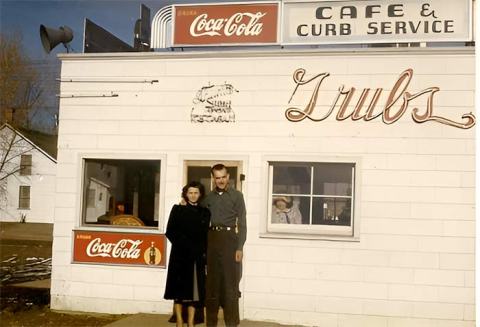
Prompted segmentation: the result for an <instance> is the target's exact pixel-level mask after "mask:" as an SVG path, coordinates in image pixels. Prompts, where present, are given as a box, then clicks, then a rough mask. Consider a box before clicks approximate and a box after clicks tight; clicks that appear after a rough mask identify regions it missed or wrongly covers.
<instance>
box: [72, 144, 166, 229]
mask: <svg viewBox="0 0 480 327" xmlns="http://www.w3.org/2000/svg"><path fill="white" fill-rule="evenodd" d="M86 159H100V160H101V159H115V160H117V159H118V160H122V159H127V160H158V161H160V185H159V187H160V189H159V199H158V201H159V204H158V212H159V217H158V227H134V226H130V227H111V226H94V225H87V224H84V223H83V216H82V207H83V201H84V198H83V186H84V169H85V160H86ZM77 163H78V164H77V167H78V169H77V180H78V181H80V182H79V183H78V186H77V197H76V204H75V206H76V212H77V221H76V223H75V229H76V230H91V231H109V232H122V233H153V234H157V233H158V232H161V233H164V232H165V227H164V226H165V222H166V220H167V219H168V217H165V216H164V215H163V213H164V212H165V211H164V208H165V184H166V176H167V175H166V169H167V155H166V154H152V153H135V152H128V153H111V152H97V153H95V152H88V153H79V154H78V158H77Z"/></svg>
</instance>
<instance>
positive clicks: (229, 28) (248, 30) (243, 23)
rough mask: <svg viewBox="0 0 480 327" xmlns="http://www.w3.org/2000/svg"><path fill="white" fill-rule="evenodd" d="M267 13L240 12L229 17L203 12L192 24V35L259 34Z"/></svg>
mask: <svg viewBox="0 0 480 327" xmlns="http://www.w3.org/2000/svg"><path fill="white" fill-rule="evenodd" d="M265 15H266V13H262V12H257V13H249V12H243V13H242V12H239V13H235V14H233V15H232V16H230V17H228V18H209V17H208V14H201V15H199V16H197V18H195V20H194V21H193V22H192V24H191V25H190V35H192V36H194V37H198V36H205V35H206V36H220V35H222V33H223V35H225V36H232V35H235V36H258V35H260V33H262V30H263V23H261V22H260V20H261V18H262V17H264V16H265Z"/></svg>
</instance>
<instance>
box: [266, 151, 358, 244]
mask: <svg viewBox="0 0 480 327" xmlns="http://www.w3.org/2000/svg"><path fill="white" fill-rule="evenodd" d="M270 162H285V163H289V162H314V163H335V162H338V163H353V164H355V176H354V201H352V202H353V225H352V227H351V228H353V234H352V233H351V232H350V227H348V229H349V231H348V232H347V233H346V232H343V233H342V232H340V233H339V230H341V229H342V228H341V226H311V225H308V230H307V229H306V226H303V225H282V224H278V226H277V225H276V226H274V227H273V228H272V225H271V224H269V221H270V218H271V217H270V216H271V210H270V209H271V205H270V203H271V201H270V195H271V194H272V185H271V183H270V178H269V177H270V166H269V164H270ZM361 171H362V168H361V158H359V157H350V156H323V155H316V156H312V155H297V154H296V155H295V158H294V159H292V155H291V154H284V155H266V156H262V174H261V176H262V181H261V185H262V186H263V187H262V195H261V198H260V199H261V203H262V207H261V211H260V213H261V214H260V221H259V226H260V237H262V238H285V239H318V240H330V241H353V242H358V241H360V229H359V227H360V216H361V214H360V204H361V192H360V181H361ZM312 227H313V228H312ZM342 234H343V235H342Z"/></svg>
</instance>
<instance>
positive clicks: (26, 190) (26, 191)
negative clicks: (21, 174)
mask: <svg viewBox="0 0 480 327" xmlns="http://www.w3.org/2000/svg"><path fill="white" fill-rule="evenodd" d="M18 208H19V209H30V186H23V185H22V186H20V189H19V192H18Z"/></svg>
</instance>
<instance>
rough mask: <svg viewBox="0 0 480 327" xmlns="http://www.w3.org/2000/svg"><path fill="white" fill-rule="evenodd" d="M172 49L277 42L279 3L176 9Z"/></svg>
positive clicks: (175, 7)
mask: <svg viewBox="0 0 480 327" xmlns="http://www.w3.org/2000/svg"><path fill="white" fill-rule="evenodd" d="M173 15H174V26H173V45H174V46H182V45H183V46H188V45H191V46H201V45H222V44H223V45H237V44H241V45H245V44H274V43H277V42H278V40H277V39H278V3H255V4H253V3H249V4H218V5H213V4H212V5H188V6H174V10H173Z"/></svg>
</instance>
